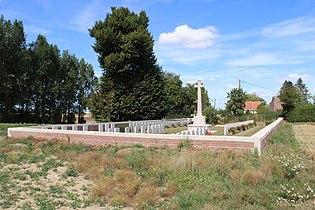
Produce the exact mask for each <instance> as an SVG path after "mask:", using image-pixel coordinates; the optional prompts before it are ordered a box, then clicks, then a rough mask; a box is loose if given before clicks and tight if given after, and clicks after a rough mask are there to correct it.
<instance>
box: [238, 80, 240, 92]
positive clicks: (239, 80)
mask: <svg viewBox="0 0 315 210" xmlns="http://www.w3.org/2000/svg"><path fill="white" fill-rule="evenodd" d="M238 89H239V90H240V89H241V80H240V79H238Z"/></svg>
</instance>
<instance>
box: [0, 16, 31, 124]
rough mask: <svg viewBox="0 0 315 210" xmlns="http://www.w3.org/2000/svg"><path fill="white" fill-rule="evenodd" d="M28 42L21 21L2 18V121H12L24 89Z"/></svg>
mask: <svg viewBox="0 0 315 210" xmlns="http://www.w3.org/2000/svg"><path fill="white" fill-rule="evenodd" d="M25 52H26V41H25V34H24V28H23V24H22V22H21V21H18V20H15V21H14V22H11V21H10V20H5V19H4V16H3V15H1V16H0V119H1V118H2V119H3V120H4V121H12V120H13V119H12V118H13V116H14V114H15V112H16V105H18V104H19V102H21V101H20V96H21V95H20V93H21V91H22V90H23V87H24V80H25V79H26V78H25V59H24V57H25Z"/></svg>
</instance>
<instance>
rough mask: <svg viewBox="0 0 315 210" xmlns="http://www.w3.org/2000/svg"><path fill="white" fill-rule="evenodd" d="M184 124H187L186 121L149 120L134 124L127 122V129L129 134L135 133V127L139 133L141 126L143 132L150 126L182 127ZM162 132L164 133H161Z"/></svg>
mask: <svg viewBox="0 0 315 210" xmlns="http://www.w3.org/2000/svg"><path fill="white" fill-rule="evenodd" d="M184 124H187V120H176V121H175V120H170V121H168V120H150V121H135V122H129V128H130V132H135V130H134V128H135V127H137V128H138V129H139V131H141V129H140V128H141V126H144V129H145V130H148V128H149V127H150V126H152V125H163V126H173V125H174V126H176V125H179V126H183V125H184ZM163 132H164V131H163Z"/></svg>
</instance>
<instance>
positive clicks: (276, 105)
mask: <svg viewBox="0 0 315 210" xmlns="http://www.w3.org/2000/svg"><path fill="white" fill-rule="evenodd" d="M280 110H282V103H281V101H280V99H279V98H278V97H277V96H274V97H272V100H271V102H270V111H272V112H277V111H280Z"/></svg>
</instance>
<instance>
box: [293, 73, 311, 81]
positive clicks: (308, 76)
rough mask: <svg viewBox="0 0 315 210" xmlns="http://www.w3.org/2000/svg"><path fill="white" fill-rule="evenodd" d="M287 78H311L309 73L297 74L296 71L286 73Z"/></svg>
mask: <svg viewBox="0 0 315 210" xmlns="http://www.w3.org/2000/svg"><path fill="white" fill-rule="evenodd" d="M288 78H289V79H294V80H298V79H299V78H301V79H302V80H308V79H309V78H311V75H309V74H303V75H300V74H297V73H293V74H288Z"/></svg>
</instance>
